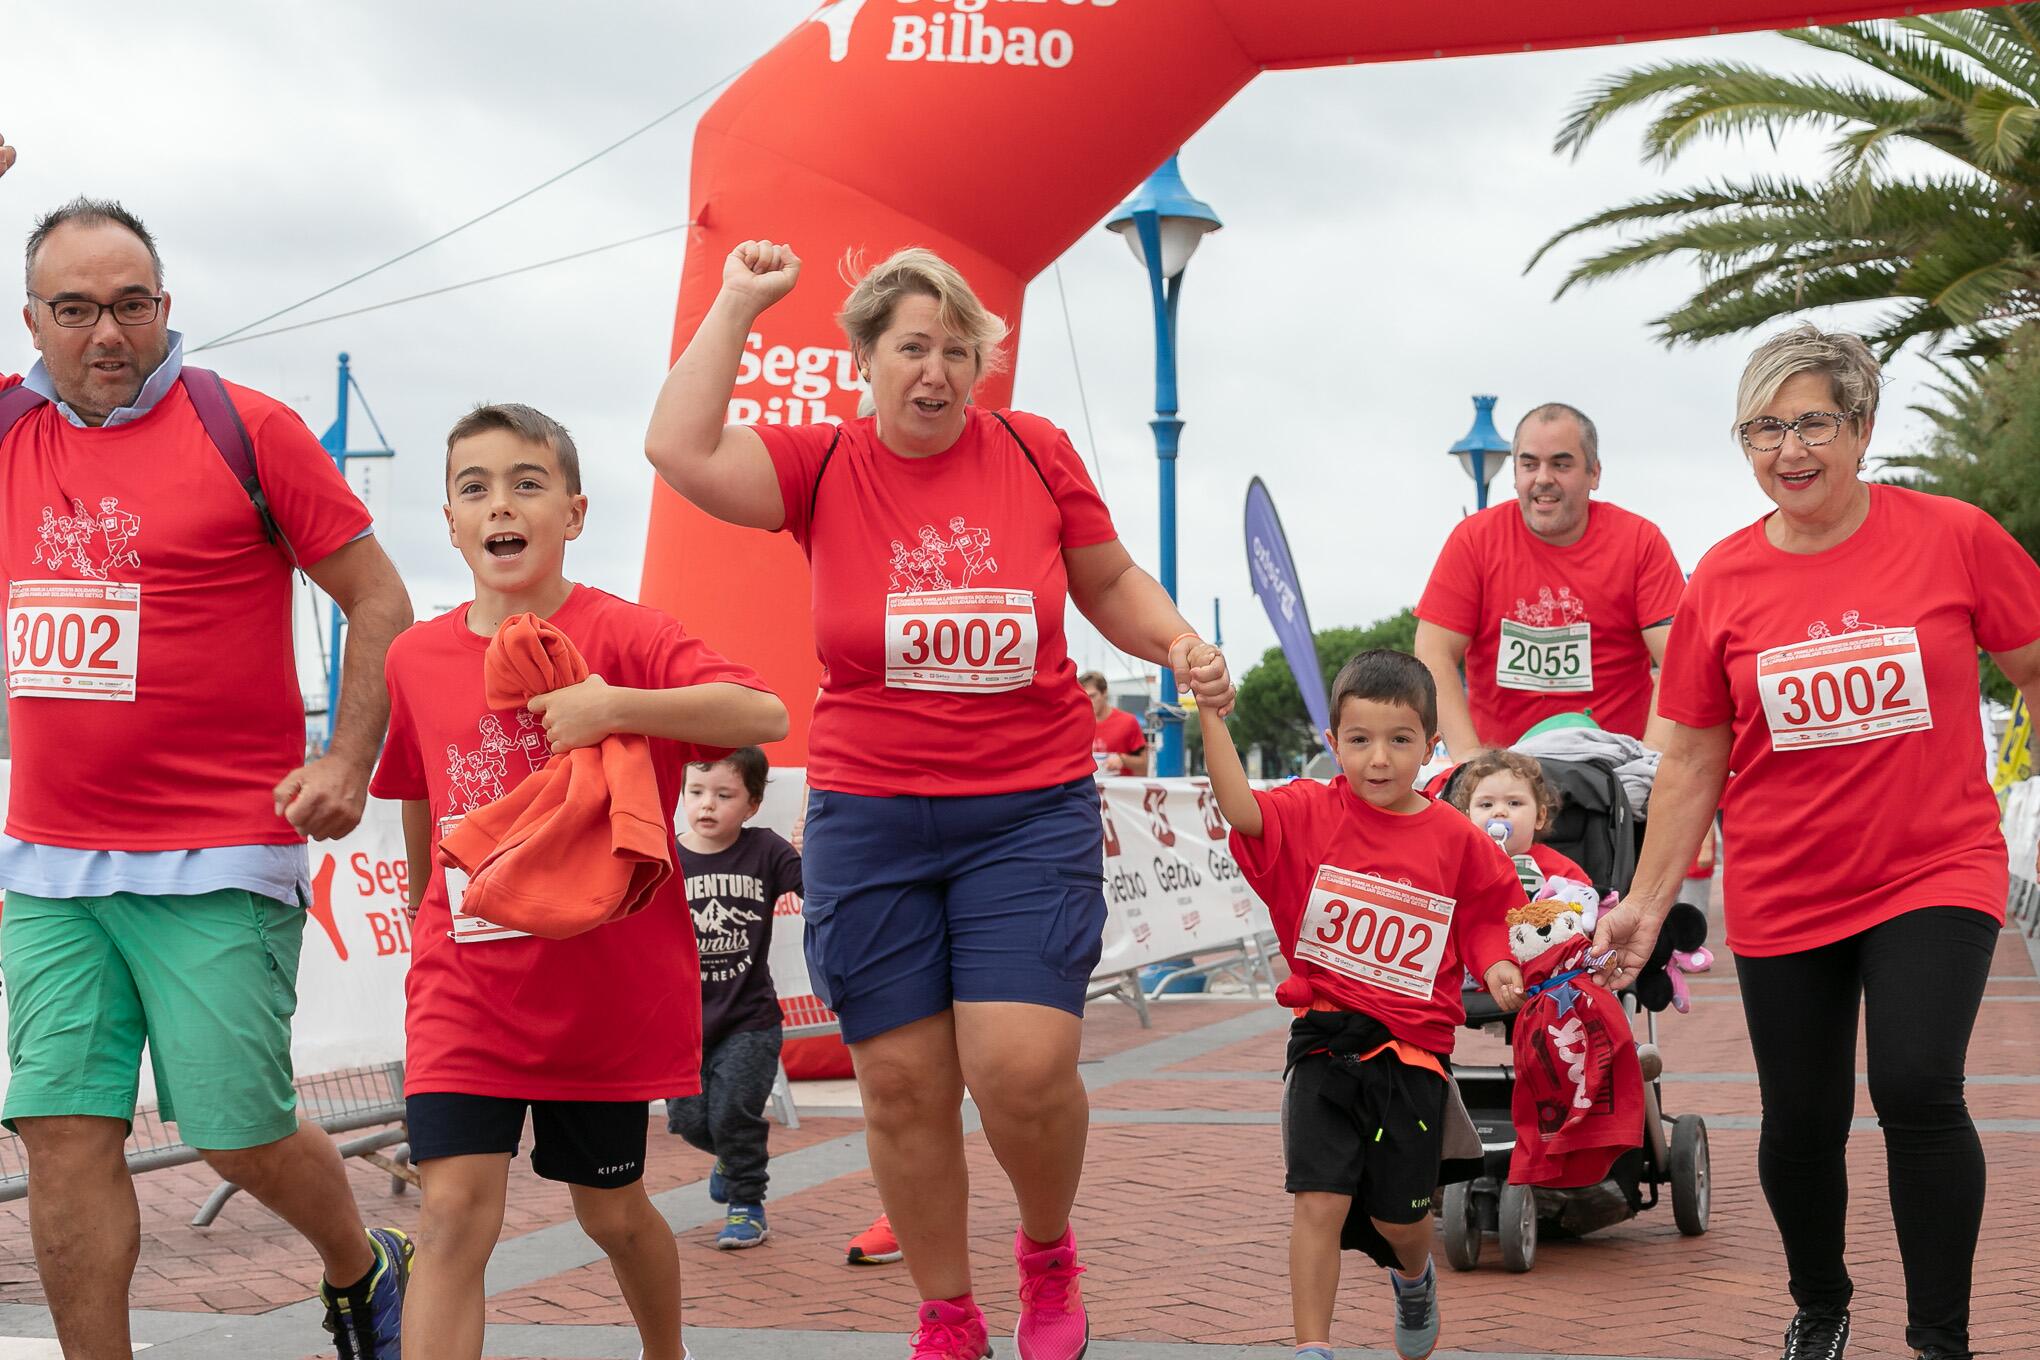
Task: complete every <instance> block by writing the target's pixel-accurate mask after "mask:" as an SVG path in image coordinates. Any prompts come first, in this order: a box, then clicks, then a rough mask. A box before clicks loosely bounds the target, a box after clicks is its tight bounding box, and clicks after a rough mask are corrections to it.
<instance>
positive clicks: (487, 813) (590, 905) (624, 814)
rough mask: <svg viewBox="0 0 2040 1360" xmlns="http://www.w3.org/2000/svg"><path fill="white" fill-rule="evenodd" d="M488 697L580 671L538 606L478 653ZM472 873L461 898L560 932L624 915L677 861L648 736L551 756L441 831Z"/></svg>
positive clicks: (536, 930) (509, 696)
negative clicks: (481, 654)
mask: <svg viewBox="0 0 2040 1360" xmlns="http://www.w3.org/2000/svg"><path fill="white" fill-rule="evenodd" d="M482 677H483V683H484V686H485V688H486V690H487V695H488V702H489V707H491V708H495V709H506V708H507V709H516V708H522V707H524V705H526V704H527V703H529V702H531V699H532V696H534V695H538V694H548V693H550V692H552V691H553V690H556V689H564V688H565V687H566V686H568V685H575V684H579V683H580V682H581V681H583V680H586V679H587V678H588V663H587V662H586V661H584V660H582V658H581V653H580V652H579V651H578V650H576V649H575V647H574V644H573V642H572V641H570V640H569V639H568V637H567V635H566V634H565V633H562V632H561V631H560V630H559V629H557V628H555V627H553V626H552V625H551V624H549V623H547V622H546V621H545V620H544V619H541V618H539V617H538V616H537V615H536V614H518V615H515V616H513V617H511V618H508V619H505V620H504V621H503V625H502V626H501V627H500V628H498V629H497V630H496V636H495V637H494V638H493V639H491V640H490V642H489V650H488V654H487V655H486V656H485V657H484V658H483V660H482ZM439 862H440V863H441V864H444V865H448V866H450V867H453V868H458V869H462V870H465V871H466V872H467V874H468V878H469V881H468V886H467V891H466V892H465V893H464V894H463V896H462V899H461V905H462V907H463V909H464V910H466V911H469V912H471V913H473V914H474V915H476V916H481V917H484V918H486V919H488V920H490V921H493V922H495V923H496V924H497V925H502V926H509V927H510V928H511V929H513V930H523V931H529V932H530V933H531V934H533V935H537V936H539V937H540V938H542V939H548V940H564V939H567V938H569V937H570V936H574V935H579V934H580V933H581V932H583V931H586V930H593V929H594V928H595V927H596V926H599V925H602V924H604V923H605V922H608V921H614V920H618V919H620V918H622V917H625V916H628V915H630V914H631V913H632V912H634V911H637V910H638V909H639V908H641V907H643V906H644V905H645V904H646V903H647V902H649V901H651V897H652V890H653V889H654V888H656V887H658V886H659V884H660V883H662V882H664V881H665V879H666V877H667V876H668V875H669V874H671V873H672V872H673V841H672V833H671V832H670V831H668V830H667V829H666V819H665V816H664V815H663V813H662V811H661V808H660V805H659V784H658V779H657V776H656V775H655V773H654V772H653V769H652V756H651V748H650V746H649V744H648V742H647V740H646V738H644V737H641V736H637V735H635V734H618V735H615V736H609V737H605V738H603V740H602V744H601V745H599V746H583V747H580V748H578V749H576V750H572V751H569V752H567V753H566V754H565V755H558V756H554V757H553V758H552V759H551V760H549V761H548V762H546V765H545V768H543V769H541V770H537V771H534V772H533V773H532V774H531V775H530V776H529V777H528V778H526V779H525V780H524V782H523V783H521V784H519V785H518V786H517V787H516V788H515V789H512V790H511V791H510V792H509V793H507V794H505V795H504V796H503V797H501V798H498V799H497V800H496V801H495V802H493V803H490V804H488V805H487V806H485V807H479V808H476V809H475V810H474V811H473V812H470V813H468V814H467V815H466V817H465V818H463V819H462V821H461V824H460V825H459V826H458V827H456V828H454V830H453V831H452V832H450V833H448V835H447V836H446V838H445V839H444V840H442V841H440V843H439Z"/></svg>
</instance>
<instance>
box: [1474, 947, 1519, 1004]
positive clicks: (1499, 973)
mask: <svg viewBox="0 0 2040 1360" xmlns="http://www.w3.org/2000/svg"><path fill="white" fill-rule="evenodd" d="M1483 981H1485V982H1486V983H1487V989H1488V995H1489V996H1491V997H1493V998H1494V999H1495V1004H1496V1005H1497V1006H1500V1007H1501V1008H1502V1009H1503V1010H1504V1011H1507V1012H1511V1013H1513V1012H1515V1011H1518V1010H1521V1009H1522V1008H1523V1000H1524V998H1523V970H1522V969H1521V968H1519V967H1517V966H1516V962H1515V960H1513V959H1503V960H1502V961H1501V962H1500V963H1498V964H1496V965H1495V966H1494V967H1492V968H1490V969H1488V970H1487V976H1486V977H1485V978H1484V979H1483Z"/></svg>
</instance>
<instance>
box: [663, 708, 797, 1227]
mask: <svg viewBox="0 0 2040 1360" xmlns="http://www.w3.org/2000/svg"><path fill="white" fill-rule="evenodd" d="M766 770H767V767H766V764H765V753H764V752H763V751H761V750H759V749H758V748H757V747H755V746H746V747H745V748H743V749H742V750H741V751H733V752H731V753H730V754H729V755H728V756H727V757H725V758H724V759H722V760H718V761H715V762H713V763H701V764H695V765H689V766H688V767H687V783H686V786H685V788H684V789H683V790H682V792H681V795H680V798H681V808H682V810H683V811H684V812H685V813H686V816H687V829H686V830H685V831H682V832H681V833H680V864H679V868H680V873H681V875H682V877H683V879H684V881H685V884H686V888H687V909H688V910H689V911H691V912H692V913H693V914H694V936H695V944H696V946H697V947H698V948H699V949H700V951H701V1094H699V1095H692V1096H676V1097H674V1098H672V1099H669V1100H668V1101H667V1102H666V1127H667V1128H668V1129H669V1130H671V1131H672V1132H674V1133H677V1134H679V1135H680V1136H681V1137H682V1138H685V1139H686V1140H687V1141H688V1142H690V1143H692V1144H693V1145H694V1146H696V1147H698V1148H700V1149H701V1150H702V1151H703V1152H713V1153H714V1154H715V1157H716V1162H715V1170H714V1171H712V1172H710V1173H709V1177H708V1197H709V1198H710V1199H712V1200H714V1201H715V1202H716V1203H718V1204H727V1205H729V1206H730V1211H729V1214H728V1216H727V1217H726V1218H725V1219H724V1221H723V1227H722V1231H721V1232H720V1233H719V1234H717V1236H716V1239H715V1244H716V1246H718V1247H720V1248H721V1249H722V1250H724V1251H736V1250H740V1249H742V1248H745V1247H755V1246H757V1245H758V1244H759V1243H760V1242H763V1241H764V1240H765V1234H766V1227H765V1185H766V1180H767V1177H766V1172H765V1163H766V1157H767V1153H766V1134H767V1125H766V1123H765V1102H766V1101H768V1100H770V1099H771V1098H772V1082H773V1080H774V1078H776V1077H777V1076H778V1075H779V1043H780V1028H779V994H778V993H777V992H776V991H774V990H773V987H772V970H771V968H770V967H769V966H768V964H767V960H768V957H769V956H770V954H771V952H772V904H773V903H775V902H777V901H778V900H779V899H780V898H781V897H782V896H784V895H785V894H787V893H797V892H799V891H800V890H801V883H800V856H799V855H798V854H796V853H795V852H794V849H793V847H792V846H791V845H788V844H787V843H786V840H785V838H784V837H782V836H780V835H779V833H778V832H776V831H773V830H771V829H770V828H768V827H762V826H745V825H744V823H746V822H748V821H750V820H751V818H753V817H755V816H757V815H758V805H759V804H760V803H761V802H762V801H763V800H764V797H765V775H766Z"/></svg>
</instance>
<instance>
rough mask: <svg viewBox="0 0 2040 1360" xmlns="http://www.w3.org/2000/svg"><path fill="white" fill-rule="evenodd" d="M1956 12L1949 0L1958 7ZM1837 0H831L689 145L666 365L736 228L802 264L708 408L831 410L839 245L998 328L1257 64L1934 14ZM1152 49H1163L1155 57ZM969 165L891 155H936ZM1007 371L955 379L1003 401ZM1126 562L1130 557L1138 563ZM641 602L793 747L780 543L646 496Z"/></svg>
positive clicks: (800, 713) (791, 637)
mask: <svg viewBox="0 0 2040 1360" xmlns="http://www.w3.org/2000/svg"><path fill="white" fill-rule="evenodd" d="M1972 3H1973V0H1972ZM1958 7H1960V6H1958V5H1956V4H1948V3H1927V4H1917V3H1916V4H1911V5H1903V4H1862V3H1840V2H1839V0H1798V2H1797V3H1780V2H1779V0H1569V3H1566V4H1562V5H1561V4H1541V5H1533V4H1524V3H1522V0H1457V3H1452V2H1450V0H1427V3H1417V4H1412V3H1397V2H1395V0H1280V2H1279V3H1269V0H830V3H826V4H823V5H822V6H821V8H820V9H818V10H817V11H816V12H815V14H814V15H813V16H812V17H811V18H810V19H808V20H807V21H805V22H803V23H802V24H801V25H800V26H799V27H798V28H796V29H795V30H794V31H793V32H792V33H790V34H788V35H787V36H786V38H785V39H784V40H782V41H781V42H780V43H779V45H778V46H777V47H775V48H773V49H772V50H771V51H770V52H768V53H766V54H765V56H763V57H762V58H760V59H759V61H758V62H757V63H756V64H755V65H753V66H752V67H751V68H750V69H749V70H748V71H746V72H745V73H744V75H743V76H742V77H740V78H739V79H738V80H737V81H736V83H735V84H733V85H732V86H731V87H730V88H729V89H728V90H727V91H725V92H724V94H723V96H722V97H721V98H720V99H718V100H717V101H716V103H715V106H714V107H713V108H712V109H710V110H709V111H708V113H707V114H706V115H705V116H704V117H703V118H702V120H701V124H700V126H699V127H698V128H697V129H696V132H695V138H694V163H693V176H692V184H691V186H690V190H689V192H690V199H689V202H690V206H691V207H692V209H693V212H692V213H691V216H692V217H693V218H694V219H695V221H696V222H697V223H698V224H699V225H698V226H696V227H695V228H694V229H693V230H692V233H691V235H690V237H689V240H688V244H687V257H686V264H685V267H684V269H683V271H682V275H681V283H680V303H679V311H678V315H677V316H676V317H675V320H674V340H673V353H674V354H675V355H676V356H677V355H678V353H679V351H680V349H681V348H682V347H684V345H685V344H686V341H687V339H688V337H689V336H691V335H692V334H693V333H694V329H695V326H696V325H697V324H698V323H699V322H700V320H701V317H702V314H703V313H704V312H705V311H706V310H707V308H708V305H709V303H710V302H711V301H712V300H713V299H714V297H715V293H716V288H717V286H718V284H719V282H720V279H721V274H722V263H723V258H724V257H725V256H726V255H727V254H728V253H729V251H730V248H731V247H732V246H734V245H735V244H736V243H737V242H738V241H741V240H744V239H746V238H749V237H770V238H772V239H774V240H783V241H787V242H790V243H791V244H792V246H793V248H794V249H795V251H797V252H798V253H799V255H800V256H801V258H802V259H803V260H804V261H806V262H807V266H808V269H807V277H806V278H805V279H804V280H803V281H802V283H801V285H800V287H799V288H797V289H796V290H795V291H794V293H793V295H792V296H791V297H789V298H788V299H787V300H786V301H784V302H782V303H780V304H779V306H778V307H776V308H774V309H773V310H772V311H771V312H769V313H767V314H766V316H765V317H764V318H763V320H762V321H761V323H760V329H759V331H758V333H756V334H755V335H754V336H753V337H752V343H751V345H750V347H749V349H748V351H747V353H746V357H745V359H744V364H743V369H742V372H741V373H740V375H739V381H738V384H737V389H736V395H735V397H734V399H733V400H732V401H731V403H730V414H729V419H730V420H731V421H732V422H751V421H759V420H763V421H784V422H800V421H813V420H823V419H840V418H843V417H846V416H849V415H852V414H854V412H855V410H856V405H857V398H858V392H857V390H856V388H855V386H854V383H855V373H854V372H853V370H852V366H851V362H850V355H849V353H848V351H847V350H846V349H845V348H844V341H843V337H842V334H841V332H839V331H838V330H837V329H836V327H835V325H834V323H833V322H832V320H831V317H832V315H833V313H834V311H835V309H836V307H837V306H838V305H839V304H840V303H841V301H842V298H843V294H844V292H845V291H846V289H845V288H844V287H843V286H842V285H841V284H840V283H839V281H838V280H837V278H836V276H835V273H834V269H835V265H836V262H837V261H838V260H840V259H841V258H842V256H843V253H844V251H845V250H846V249H848V248H850V247H856V248H859V249H861V250H863V251H865V252H866V253H867V255H869V256H870V257H872V258H874V259H875V258H878V257H880V256H883V255H885V254H886V253H888V252H890V251H891V250H893V249H895V248H897V247H899V246H901V245H907V244H919V245H925V246H929V247H931V248H933V249H934V250H936V251H938V252H940V253H941V254H943V255H945V256H947V257H948V258H949V259H950V260H951V261H953V262H954V263H955V264H956V265H957V266H958V267H959V268H961V269H962V270H963V272H964V274H965V275H966V276H967V277H968V278H969V279H970V281H971V283H972V284H973V285H974V286H975V287H976V289H977V291H978V293H979V295H980V296H981V297H983V299H984V301H985V303H986V305H988V306H990V307H991V308H992V309H993V310H994V311H996V312H998V313H999V314H1001V315H1002V316H1004V317H1006V318H1007V320H1008V321H1010V322H1012V323H1013V324H1014V325H1015V327H1016V329H1017V326H1018V323H1019V318H1020V303H1021V295H1022V291H1023V290H1024V288H1025V287H1026V284H1027V281H1028V280H1029V279H1031V278H1032V277H1033V276H1034V275H1035V274H1036V273H1038V272H1039V271H1041V270H1042V269H1044V268H1045V267H1047V266H1048V265H1049V264H1050V263H1051V262H1052V261H1054V260H1055V258H1056V257H1057V256H1059V255H1060V254H1062V252H1063V251H1064V250H1065V249H1067V248H1068V247H1069V245H1070V244H1071V243H1072V242H1073V241H1075V240H1076V239H1077V238H1078V236H1079V235H1081V234H1082V233H1084V232H1086V231H1089V230H1091V229H1092V228H1093V227H1094V226H1096V225H1097V224H1098V222H1099V220H1100V219H1101V218H1102V217H1103V216H1104V215H1105V214H1106V213H1107V212H1108V211H1109V210H1110V209H1111V208H1112V207H1113V206H1114V205H1115V204H1116V203H1118V202H1119V201H1120V200H1121V199H1123V198H1124V197H1125V196H1126V195H1127V194H1128V193H1130V192H1131V191H1132V189H1133V188H1134V186H1135V185H1137V184H1139V183H1140V181H1141V180H1142V179H1144V178H1145V177H1146V176H1147V174H1148V172H1149V171H1151V170H1153V169H1154V168H1155V167H1156V166H1157V165H1159V164H1160V163H1161V162H1162V161H1163V159H1165V158H1166V157H1167V156H1169V155H1170V154H1171V153H1172V152H1174V151H1175V150H1176V148H1178V147H1179V146H1181V145H1182V144H1183V142H1184V140H1185V139H1187V138H1188V137H1189V135H1190V134H1191V133H1192V132H1194V131H1195V130H1196V129H1197V128H1198V127H1199V126H1200V125H1201V124H1203V123H1204V121H1205V120H1206V119H1208V118H1210V117H1211V116H1212V115H1213V114H1214V113H1216V112H1218V110H1219V109H1220V108H1222V107H1223V106H1224V105H1225V103H1226V101H1227V100H1229V99H1231V98H1232V97H1233V95H1234V94H1235V93H1236V92H1238V90H1239V89H1240V88H1241V87H1242V86H1244V85H1245V84H1246V83H1247V82H1248V81H1249V80H1252V79H1253V78H1254V76H1256V75H1257V74H1259V73H1260V72H1262V71H1264V70H1269V69H1271V68H1278V67H1304V66H1330V65H1340V64H1350V63H1359V62H1375V61H1404V60H1414V59H1418V58H1424V57H1447V56H1464V55H1470V54H1474V53H1486V52H1515V51H1523V50H1527V49H1532V48H1549V47H1571V46H1588V45H1592V44H1597V43H1610V42H1620V41H1640V40H1643V39H1650V38H1674V37H1688V36H1693V35H1698V34H1707V33H1722V32H1729V31H1732V30H1740V29H1757V28H1779V27H1789V26H1792V25H1800V24H1821V23H1838V22H1842V21H1845V20H1851V19H1864V18H1875V17H1879V16H1884V15H1894V14H1901V13H1905V14H1910V13H1915V12H1919V11H1923V10H1935V9H1954V8H1958ZM1162 52H1166V53H1167V57H1166V60H1158V59H1157V54H1159V53H1162ZM945 128H955V129H956V131H955V133H954V137H953V138H949V139H948V140H950V141H954V140H957V139H962V140H965V141H967V142H968V144H969V149H970V155H969V160H968V163H967V164H965V165H962V166H960V167H955V168H951V169H946V170H944V171H941V172H937V173H932V174H931V173H924V172H920V171H917V170H915V169H914V168H913V167H914V164H915V162H916V161H917V160H920V159H923V157H922V156H921V154H920V153H922V152H925V151H929V150H946V146H945V135H946V134H945ZM1011 391H1012V379H1011V375H1010V373H1009V374H1007V375H1004V376H1001V377H997V378H994V379H992V380H990V381H988V382H987V383H985V385H984V386H983V387H982V388H981V389H980V390H979V393H978V399H979V400H980V401H983V402H985V403H987V404H993V405H1002V404H1004V403H1005V402H1006V401H1007V400H1008V397H1009V394H1010V393H1011ZM1135 556H1136V557H1140V556H1142V554H1140V553H1138V552H1137V553H1136V554H1135ZM642 598H643V599H644V601H645V602H646V603H647V604H652V605H657V606H660V607H662V608H665V609H668V610H671V611H672V612H673V613H675V614H677V615H678V616H679V617H680V618H682V619H684V620H685V621H686V622H687V625H688V627H689V628H690V629H693V630H694V631H696V632H698V633H700V634H702V635H703V636H705V637H707V638H709V639H711V640H712V641H713V642H714V643H715V645H716V647H717V648H719V649H720V650H722V651H724V652H727V653H728V654H729V655H731V656H737V657H742V658H743V659H744V660H745V661H747V662H749V663H750V664H752V665H754V666H756V667H757V668H758V670H759V671H760V672H761V673H762V674H763V675H764V676H765V678H766V680H767V681H768V682H769V683H771V684H772V685H773V686H774V687H775V688H776V689H777V690H778V691H779V693H780V694H781V695H782V696H783V697H784V698H785V699H786V703H787V707H788V708H789V709H790V710H792V712H793V732H792V735H791V736H790V737H789V739H788V741H787V742H786V743H784V745H783V746H782V747H781V748H780V749H779V750H778V751H777V752H776V753H775V754H776V756H777V757H778V758H779V759H781V760H784V761H786V762H788V763H802V762H804V761H805V760H806V758H807V720H808V714H809V710H810V708H811V706H812V702H813V697H814V693H815V686H816V683H817V680H818V677H819V673H820V671H819V664H818V663H817V662H816V660H815V656H814V645H813V640H812V634H811V631H810V628H809V622H808V620H809V605H808V580H807V566H806V563H805V562H804V561H803V560H802V558H801V556H800V552H799V550H798V549H797V548H796V547H795V546H794V544H793V542H792V541H791V540H790V539H788V538H786V537H784V536H776V537H772V538H768V537H767V536H765V535H763V534H760V533H758V532H756V531H755V530H750V529H738V528H733V527H730V526H728V525H724V524H719V523H715V522H713V521H711V520H709V519H708V518H707V517H706V516H703V515H702V514H700V513H699V512H698V511H696V510H695V509H694V508H693V507H692V506H689V505H687V504H686V503H684V502H683V501H681V500H680V499H679V497H677V496H676V495H674V494H673V493H672V492H671V491H669V490H667V489H666V488H665V487H664V486H663V485H661V486H659V487H658V488H657V489H656V491H655V493H654V500H653V505H652V515H651V532H650V538H649V542H648V545H647V547H646V550H645V568H644V582H643V592H642Z"/></svg>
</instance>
